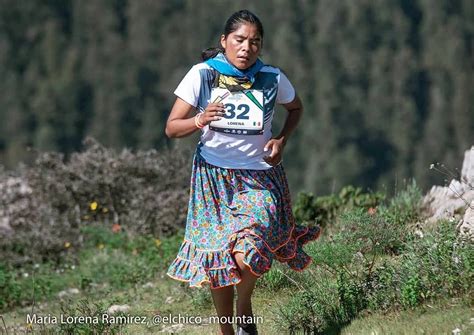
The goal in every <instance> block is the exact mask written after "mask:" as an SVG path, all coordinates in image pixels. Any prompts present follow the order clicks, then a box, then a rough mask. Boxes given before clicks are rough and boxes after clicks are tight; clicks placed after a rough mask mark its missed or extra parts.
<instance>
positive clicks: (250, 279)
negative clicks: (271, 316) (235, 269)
mask: <svg viewBox="0 0 474 335" xmlns="http://www.w3.org/2000/svg"><path fill="white" fill-rule="evenodd" d="M234 257H235V260H236V262H237V265H238V266H239V270H240V276H241V278H242V280H241V281H240V283H238V284H237V285H236V286H237V316H244V315H245V316H253V313H252V292H253V289H254V287H255V284H256V282H257V279H258V277H257V276H255V275H254V274H253V273H252V272H251V271H250V269H249V267H248V266H247V265H246V264H245V263H244V262H243V258H244V254H243V253H241V252H237V253H235V254H234Z"/></svg>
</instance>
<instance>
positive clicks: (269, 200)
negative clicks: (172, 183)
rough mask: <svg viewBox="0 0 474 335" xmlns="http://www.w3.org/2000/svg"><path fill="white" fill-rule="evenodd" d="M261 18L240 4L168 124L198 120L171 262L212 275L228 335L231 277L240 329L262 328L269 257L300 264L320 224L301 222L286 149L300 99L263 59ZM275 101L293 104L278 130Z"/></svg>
mask: <svg viewBox="0 0 474 335" xmlns="http://www.w3.org/2000/svg"><path fill="white" fill-rule="evenodd" d="M262 43H263V27H262V24H261V22H260V20H259V19H258V18H257V17H256V16H255V15H254V14H253V13H251V12H249V11H247V10H242V11H239V12H236V13H234V14H233V15H232V16H231V17H229V19H228V20H227V22H226V24H225V27H224V33H223V34H222V36H221V39H220V44H221V48H211V49H208V50H206V51H204V52H203V54H202V57H203V60H204V62H202V63H199V64H197V65H195V66H193V67H192V68H191V70H190V71H189V72H188V73H187V74H186V76H185V77H184V79H183V80H182V81H181V83H180V84H179V86H178V88H177V89H176V90H175V92H174V93H175V94H176V96H177V99H176V101H175V103H174V106H173V108H172V110H171V113H170V116H169V119H168V122H167V124H166V134H167V136H169V137H171V138H175V137H184V136H188V135H190V134H192V133H194V132H195V131H196V130H198V129H201V131H202V134H201V140H200V142H199V144H198V147H197V150H196V153H195V155H194V161H193V171H192V178H191V194H190V200H189V207H188V216H187V225H186V233H185V237H184V241H183V243H182V245H181V248H180V250H179V253H178V255H177V257H176V259H175V260H174V261H173V263H172V264H171V265H170V267H169V269H168V272H167V274H168V276H170V277H171V278H174V279H177V280H181V281H186V282H189V284H190V286H191V287H201V284H202V283H209V285H210V288H211V294H212V298H213V301H214V305H215V308H216V311H217V315H218V316H219V317H222V316H227V317H228V319H227V320H229V323H226V322H223V323H221V324H220V329H221V332H222V334H234V330H233V328H232V324H231V323H230V322H232V316H233V299H234V286H236V290H237V306H236V307H237V316H238V317H241V318H236V319H238V320H240V321H237V323H238V327H237V330H238V334H257V330H256V324H255V322H244V321H245V320H247V321H248V320H249V318H251V317H252V316H253V312H252V306H251V295H252V291H253V289H254V286H255V283H256V281H257V279H258V278H259V277H261V276H262V275H263V274H264V273H265V272H267V271H268V270H269V269H270V267H271V264H272V260H273V259H276V260H278V261H279V262H282V263H287V264H288V266H289V267H290V268H291V269H293V270H296V271H301V270H303V269H304V268H305V267H306V266H307V265H309V263H310V262H311V258H310V257H309V256H308V255H307V254H306V253H305V252H304V251H303V249H302V246H303V244H305V243H306V242H309V241H311V240H316V239H317V238H318V237H319V234H320V227H319V226H315V227H302V226H297V225H296V224H295V219H294V217H293V214H292V210H291V200H290V193H289V189H288V184H287V180H286V176H285V172H284V169H283V166H282V154H283V149H284V147H285V144H286V142H287V141H288V138H289V136H290V134H291V133H292V132H293V130H294V129H295V127H296V125H297V123H298V121H299V119H300V117H301V114H302V112H303V106H302V103H301V101H300V99H299V98H298V96H297V95H296V93H295V90H294V88H293V86H292V85H291V83H290V82H289V80H288V78H287V77H286V76H285V75H284V74H283V72H281V71H280V70H279V69H278V68H276V67H273V66H268V65H265V64H263V63H262V61H261V60H259V59H258V56H259V54H260V51H261V48H262ZM275 103H278V104H281V105H283V106H284V107H285V109H286V110H287V111H288V116H287V118H286V121H285V124H284V126H283V129H282V130H281V132H280V134H279V135H278V136H276V137H273V138H272V131H271V123H272V117H273V110H274V105H275Z"/></svg>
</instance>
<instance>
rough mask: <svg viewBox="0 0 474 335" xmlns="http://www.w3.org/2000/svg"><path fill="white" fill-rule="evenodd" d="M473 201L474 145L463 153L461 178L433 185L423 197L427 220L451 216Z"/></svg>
mask: <svg viewBox="0 0 474 335" xmlns="http://www.w3.org/2000/svg"><path fill="white" fill-rule="evenodd" d="M473 201H474V146H473V147H472V148H471V149H470V150H467V151H466V152H465V153H464V161H463V166H462V172H461V180H460V181H459V180H456V179H453V180H451V182H450V183H449V185H448V186H445V187H443V186H433V187H432V188H431V190H430V191H429V192H428V193H427V194H426V196H425V197H424V198H423V207H424V210H425V212H426V214H427V216H428V222H436V221H438V220H440V219H449V218H452V217H453V216H454V215H455V214H456V213H459V212H461V211H464V210H465V209H466V208H469V205H470V204H471V203H472V202H473Z"/></svg>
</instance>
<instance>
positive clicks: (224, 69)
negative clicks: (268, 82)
mask: <svg viewBox="0 0 474 335" xmlns="http://www.w3.org/2000/svg"><path fill="white" fill-rule="evenodd" d="M205 63H206V64H208V65H209V66H210V67H212V68H213V69H214V70H216V71H217V72H219V73H220V74H221V75H223V76H224V78H221V79H219V82H221V84H222V82H224V83H228V84H227V85H225V86H226V87H227V88H228V89H229V90H230V91H236V90H239V89H248V88H250V87H251V86H252V84H253V83H254V82H255V76H256V75H257V73H258V72H259V71H260V70H261V69H262V67H263V66H264V65H265V64H263V62H262V61H261V60H260V59H257V61H256V62H255V64H253V65H252V66H251V67H249V68H248V69H246V70H240V69H238V68H236V67H235V66H234V65H232V64H231V63H230V62H229V61H228V60H227V58H226V57H225V55H224V54H223V53H218V54H217V55H216V56H215V57H214V58H210V59H208V60H207V61H206V62H205ZM219 77H221V76H219ZM229 77H233V78H229Z"/></svg>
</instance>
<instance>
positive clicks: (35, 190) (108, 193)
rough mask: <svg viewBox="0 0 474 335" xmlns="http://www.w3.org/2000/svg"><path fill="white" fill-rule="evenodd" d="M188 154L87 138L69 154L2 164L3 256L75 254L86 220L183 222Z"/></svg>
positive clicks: (158, 230)
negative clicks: (11, 167) (118, 146)
mask: <svg viewBox="0 0 474 335" xmlns="http://www.w3.org/2000/svg"><path fill="white" fill-rule="evenodd" d="M191 159H192V153H191V152H188V151H183V150H173V151H171V150H160V151H157V150H148V151H131V150H129V149H123V150H122V151H121V152H116V151H115V150H112V149H110V148H106V147H104V146H103V145H101V144H100V143H98V142H97V141H96V140H94V139H93V138H90V137H89V138H86V140H85V141H84V150H83V151H81V152H77V153H73V154H72V155H70V157H68V158H67V159H66V158H65V157H64V155H63V154H60V153H56V152H46V153H40V154H38V157H37V159H36V161H35V162H34V163H33V164H32V165H31V166H25V165H23V166H20V168H19V169H17V170H16V171H9V172H7V171H4V170H2V169H0V189H2V190H4V191H3V192H0V193H1V194H0V199H1V203H2V207H0V256H1V258H2V259H4V260H5V261H6V262H8V263H11V264H22V263H25V262H33V261H38V260H45V259H56V260H57V259H58V258H61V257H63V256H64V255H70V254H74V252H75V251H77V250H78V248H80V246H81V245H82V244H83V242H84V236H83V234H82V233H81V232H82V231H83V230H81V228H83V227H84V226H93V225H100V226H103V227H106V228H107V229H110V230H111V231H113V232H115V233H118V232H120V233H125V234H129V235H132V236H133V235H145V234H146V235H152V236H155V237H156V238H157V239H159V238H161V237H162V236H168V235H170V234H172V233H173V232H175V231H176V230H177V229H178V228H180V227H183V226H184V224H185V214H186V209H187V199H188V193H189V178H190V165H191ZM66 245H67V247H66Z"/></svg>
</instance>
